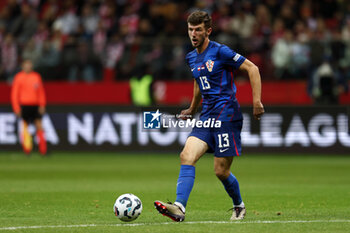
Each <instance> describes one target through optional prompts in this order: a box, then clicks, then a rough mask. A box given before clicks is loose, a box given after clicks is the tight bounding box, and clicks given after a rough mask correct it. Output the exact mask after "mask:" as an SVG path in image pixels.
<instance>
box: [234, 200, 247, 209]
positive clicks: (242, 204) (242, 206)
mask: <svg viewBox="0 0 350 233" xmlns="http://www.w3.org/2000/svg"><path fill="white" fill-rule="evenodd" d="M233 207H241V208H244V207H245V205H244V202H243V201H242V202H241V204H239V205H233Z"/></svg>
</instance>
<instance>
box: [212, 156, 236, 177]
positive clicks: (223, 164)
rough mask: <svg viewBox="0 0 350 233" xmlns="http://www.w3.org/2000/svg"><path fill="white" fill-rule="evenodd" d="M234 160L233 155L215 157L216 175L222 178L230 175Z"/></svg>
mask: <svg viewBox="0 0 350 233" xmlns="http://www.w3.org/2000/svg"><path fill="white" fill-rule="evenodd" d="M232 161H233V156H227V157H214V171H215V175H216V176H217V177H218V178H219V179H220V180H225V179H226V178H227V177H228V176H229V175H230V169H231V164H232Z"/></svg>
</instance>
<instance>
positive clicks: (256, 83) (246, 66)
mask: <svg viewBox="0 0 350 233" xmlns="http://www.w3.org/2000/svg"><path fill="white" fill-rule="evenodd" d="M239 69H240V70H245V71H247V73H248V76H249V80H250V85H251V87H252V94H253V115H254V117H255V119H257V120H260V118H261V116H262V115H263V114H264V112H265V110H264V106H263V104H262V103H261V77H260V72H259V68H258V67H257V66H256V65H255V64H254V63H253V62H251V61H249V60H248V59H245V60H244V62H243V63H242V65H241V66H240V67H239Z"/></svg>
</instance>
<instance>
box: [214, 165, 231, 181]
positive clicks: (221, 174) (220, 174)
mask: <svg viewBox="0 0 350 233" xmlns="http://www.w3.org/2000/svg"><path fill="white" fill-rule="evenodd" d="M215 175H216V177H217V178H219V180H226V179H227V177H229V175H230V170H226V169H224V168H222V167H217V168H215Z"/></svg>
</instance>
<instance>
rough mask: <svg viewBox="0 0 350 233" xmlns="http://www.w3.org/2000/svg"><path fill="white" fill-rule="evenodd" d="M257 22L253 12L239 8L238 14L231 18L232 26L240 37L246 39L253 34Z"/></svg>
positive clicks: (233, 30)
mask: <svg viewBox="0 0 350 233" xmlns="http://www.w3.org/2000/svg"><path fill="white" fill-rule="evenodd" d="M255 23H256V22H255V18H254V16H253V15H252V14H250V13H245V12H244V11H243V10H239V11H238V13H237V15H236V16H234V17H233V18H232V19H231V21H230V28H231V30H232V32H233V33H235V34H236V35H238V36H239V37H240V38H242V39H246V38H250V37H251V36H252V34H253V31H254V25H255Z"/></svg>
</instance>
